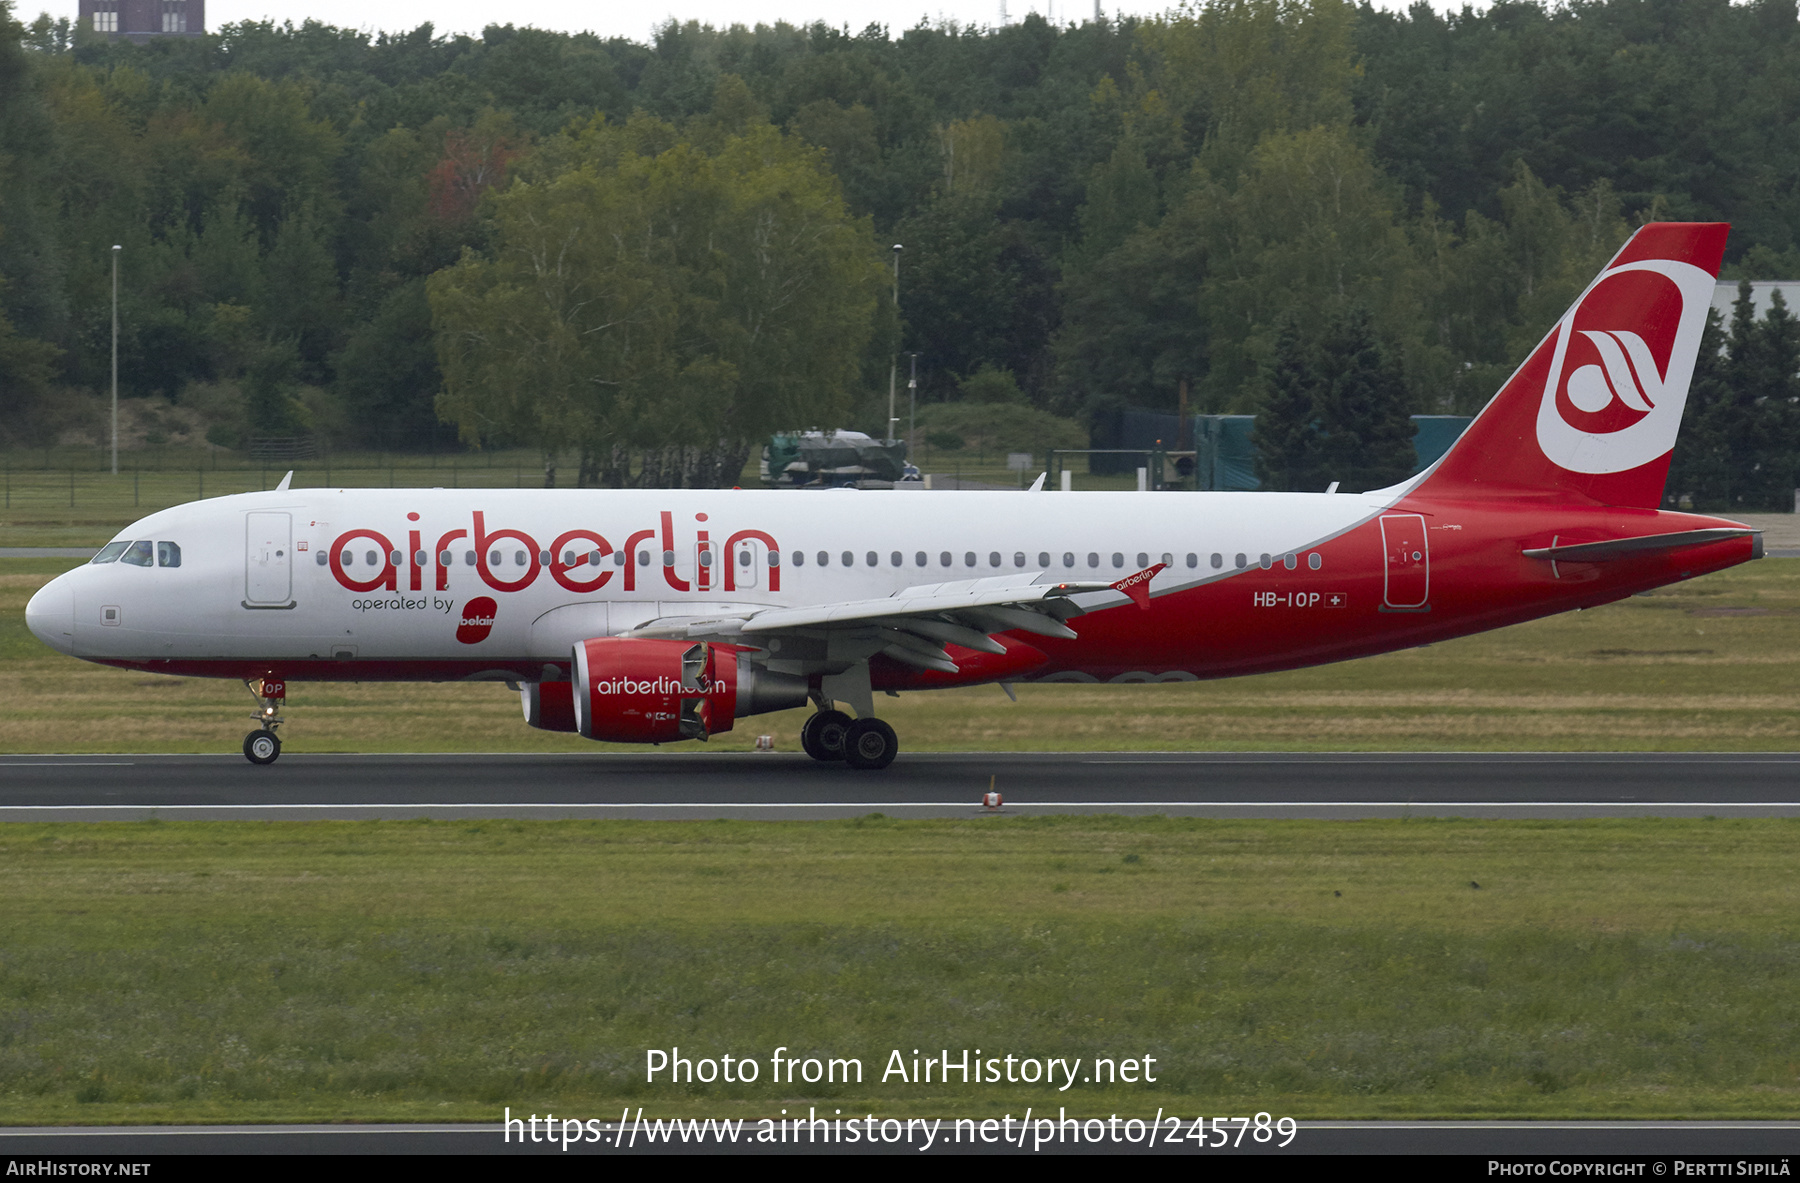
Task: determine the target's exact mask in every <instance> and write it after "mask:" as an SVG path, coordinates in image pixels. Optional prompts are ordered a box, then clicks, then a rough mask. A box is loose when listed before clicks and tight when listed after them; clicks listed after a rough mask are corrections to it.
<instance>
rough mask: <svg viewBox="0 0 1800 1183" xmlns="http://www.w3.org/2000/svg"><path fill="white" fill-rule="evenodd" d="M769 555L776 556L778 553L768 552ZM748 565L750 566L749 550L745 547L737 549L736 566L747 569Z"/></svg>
mask: <svg viewBox="0 0 1800 1183" xmlns="http://www.w3.org/2000/svg"><path fill="white" fill-rule="evenodd" d="M769 553H770V554H777V553H779V552H777V551H770V552H769ZM749 565H750V548H749V547H747V546H745V547H740V548H738V566H740V567H748V566H749Z"/></svg>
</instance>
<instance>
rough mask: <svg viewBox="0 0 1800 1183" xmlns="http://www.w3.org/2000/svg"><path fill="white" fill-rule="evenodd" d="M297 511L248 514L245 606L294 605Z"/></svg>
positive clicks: (245, 523)
mask: <svg viewBox="0 0 1800 1183" xmlns="http://www.w3.org/2000/svg"><path fill="white" fill-rule="evenodd" d="M293 526H294V523H293V515H292V514H286V513H270V512H267V511H263V510H258V511H256V512H254V513H247V514H245V515H244V607H246V608H292V607H293V606H294V529H293Z"/></svg>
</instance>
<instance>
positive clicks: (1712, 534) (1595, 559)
mask: <svg viewBox="0 0 1800 1183" xmlns="http://www.w3.org/2000/svg"><path fill="white" fill-rule="evenodd" d="M1752 535H1754V536H1755V538H1756V555H1755V557H1757V558H1761V557H1762V531H1760V530H1752V529H1749V528H1748V527H1742V528H1737V529H1717V530H1682V531H1679V532H1677V533H1674V534H1646V535H1642V536H1640V537H1637V538H1609V539H1607V540H1606V541H1604V542H1576V543H1571V544H1570V545H1568V546H1538V547H1533V548H1531V549H1530V550H1527V551H1526V552H1525V557H1526V558H1528V559H1550V560H1552V561H1554V562H1560V563H1604V562H1607V561H1609V560H1612V559H1632V558H1637V557H1639V556H1642V555H1653V554H1666V553H1667V552H1669V551H1672V550H1686V549H1687V548H1688V547H1690V546H1705V545H1706V544H1707V543H1709V542H1723V541H1725V540H1726V539H1728V538H1747V537H1750V536H1752Z"/></svg>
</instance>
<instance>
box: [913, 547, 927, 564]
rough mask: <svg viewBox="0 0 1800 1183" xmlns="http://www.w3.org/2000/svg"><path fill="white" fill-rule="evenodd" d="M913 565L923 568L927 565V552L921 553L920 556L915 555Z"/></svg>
mask: <svg viewBox="0 0 1800 1183" xmlns="http://www.w3.org/2000/svg"><path fill="white" fill-rule="evenodd" d="M913 563H914V564H915V565H917V566H920V567H923V566H924V565H925V552H924V551H920V552H919V553H918V554H916V555H914V556H913Z"/></svg>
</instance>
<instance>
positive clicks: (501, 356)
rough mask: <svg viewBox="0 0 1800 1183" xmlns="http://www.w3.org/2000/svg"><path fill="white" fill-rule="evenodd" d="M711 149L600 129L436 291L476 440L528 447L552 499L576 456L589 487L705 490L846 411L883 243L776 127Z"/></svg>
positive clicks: (528, 168)
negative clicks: (563, 455)
mask: <svg viewBox="0 0 1800 1183" xmlns="http://www.w3.org/2000/svg"><path fill="white" fill-rule="evenodd" d="M708 138H709V139H710V140H711V141H712V145H713V146H712V150H710V151H703V150H701V149H700V148H698V147H696V146H695V145H694V144H692V143H690V142H688V141H687V140H685V139H683V138H682V137H681V136H680V135H679V134H678V133H677V131H676V129H675V128H674V127H673V126H672V125H670V124H668V123H665V122H663V121H660V120H656V119H652V118H649V117H647V116H639V117H635V118H633V119H632V120H630V121H629V122H627V123H625V124H623V125H617V124H608V123H606V122H605V121H604V120H601V119H596V120H594V121H593V122H591V123H589V124H588V125H586V126H585V127H582V128H579V129H576V130H574V131H572V132H570V133H568V134H566V135H564V136H561V137H556V138H555V139H553V140H551V141H548V142H546V144H545V145H544V148H543V149H542V151H540V152H539V153H538V155H537V156H536V157H534V158H533V160H532V161H531V162H530V163H529V164H527V165H525V166H523V167H521V169H520V170H519V171H518V173H517V177H516V180H515V181H514V183H513V184H512V185H511V186H510V187H509V188H508V189H507V190H506V191H505V192H503V193H499V194H496V195H494V196H493V197H491V198H490V199H489V202H490V205H489V208H490V210H491V219H490V220H491V226H490V241H491V246H490V248H489V249H488V250H487V251H486V252H481V253H477V252H474V251H469V252H465V254H464V256H463V258H462V260H461V261H460V262H458V263H457V264H456V265H455V266H453V267H450V268H447V269H445V270H443V271H440V272H438V273H437V274H436V275H434V276H432V277H431V279H430V280H429V282H428V284H427V292H428V296H429V299H430V302H431V310H432V323H433V326H434V331H435V333H436V338H437V346H438V360H439V365H440V367H441V369H442V371H443V375H444V392H443V394H442V395H441V396H440V397H439V399H438V404H437V405H438V411H439V414H441V415H442V416H443V417H444V418H445V419H446V420H448V421H451V422H454V423H456V424H457V426H458V429H459V431H460V433H461V435H462V437H463V439H464V440H466V441H467V442H469V443H472V444H481V443H484V442H486V441H489V440H500V439H510V440H516V441H520V442H529V443H531V444H533V445H535V446H537V447H538V448H540V449H541V450H542V451H543V452H544V454H545V457H546V466H547V476H548V478H549V479H550V480H552V481H553V480H554V470H555V457H556V455H557V453H559V452H561V451H563V450H565V449H568V448H570V447H574V448H575V449H577V450H579V451H580V453H581V456H582V464H581V474H580V476H579V477H578V480H579V481H580V482H582V483H586V482H588V481H590V480H599V481H602V482H604V483H607V484H614V485H625V484H642V485H657V484H677V485H683V486H688V487H707V486H716V485H719V484H729V483H730V482H731V481H733V480H735V479H736V478H737V476H738V474H739V472H740V471H741V469H742V467H743V464H744V462H745V459H746V458H747V456H748V454H749V449H750V447H751V446H752V443H753V441H755V440H756V439H757V438H758V437H761V436H763V435H766V434H768V433H770V432H772V431H775V430H778V429H791V428H794V427H800V426H805V425H808V424H811V423H818V422H824V421H829V420H830V419H832V418H835V417H836V416H837V415H838V414H841V413H842V412H843V410H844V409H845V408H846V407H847V405H848V396H849V393H850V391H849V387H850V384H851V381H852V379H853V376H854V374H855V373H856V367H857V364H858V361H859V359H860V356H861V353H862V350H863V346H864V344H865V342H866V341H867V340H868V337H869V333H870V329H871V325H872V322H873V314H874V309H875V302H876V295H877V293H878V292H879V291H880V290H881V287H882V281H883V277H884V276H883V267H882V261H881V257H880V254H879V253H878V252H877V251H876V249H875V244H874V237H873V234H872V232H871V230H870V227H869V225H868V223H867V222H866V221H858V220H855V219H853V218H851V217H850V215H849V214H848V212H847V211H846V210H845V208H844V203H843V198H842V196H841V194H840V192H839V190H838V187H837V185H836V183H835V182H834V181H833V180H832V178H831V176H830V174H829V172H828V171H827V170H826V169H825V167H824V163H823V158H822V154H821V153H820V152H819V151H818V150H817V149H814V148H811V147H808V146H807V145H805V144H804V143H803V142H801V141H799V140H798V139H793V138H789V137H787V136H784V135H783V134H782V133H780V132H779V131H777V130H775V129H774V128H772V127H770V126H768V125H767V124H766V123H764V124H756V125H753V126H749V127H747V128H745V129H744V130H743V131H742V132H741V133H739V134H729V133H722V132H719V131H718V130H717V129H714V130H713V131H711V132H709V134H708ZM634 456H635V460H634ZM634 464H635V467H634Z"/></svg>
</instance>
